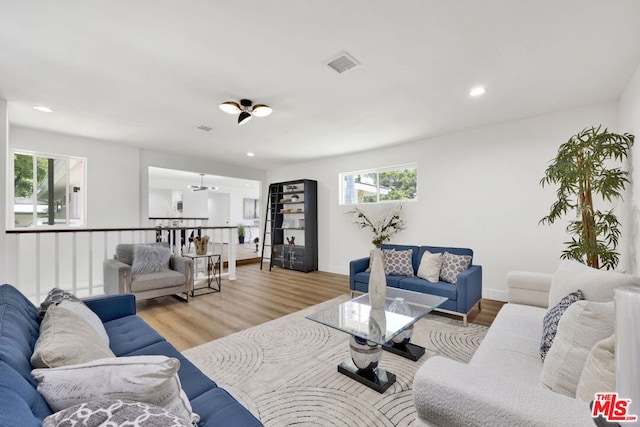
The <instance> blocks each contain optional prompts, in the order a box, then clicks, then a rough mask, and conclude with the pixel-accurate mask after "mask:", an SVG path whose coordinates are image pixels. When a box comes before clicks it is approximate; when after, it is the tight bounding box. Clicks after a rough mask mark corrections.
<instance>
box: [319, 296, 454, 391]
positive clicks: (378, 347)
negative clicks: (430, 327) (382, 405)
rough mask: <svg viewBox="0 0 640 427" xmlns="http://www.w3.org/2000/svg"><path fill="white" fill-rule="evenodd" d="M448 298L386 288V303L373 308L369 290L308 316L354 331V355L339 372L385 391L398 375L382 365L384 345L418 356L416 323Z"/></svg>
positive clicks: (412, 357)
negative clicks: (383, 305)
mask: <svg viewBox="0 0 640 427" xmlns="http://www.w3.org/2000/svg"><path fill="white" fill-rule="evenodd" d="M445 301H447V298H444V297H438V296H435V295H429V294H423V293H420V292H412V291H405V290H403V289H397V288H390V287H388V288H387V299H386V301H385V307H384V308H379V309H372V308H371V304H370V303H369V294H364V295H361V296H359V297H357V298H354V299H352V300H349V301H346V302H344V303H342V304H338V305H335V306H333V307H329V308H327V309H325V310H322V311H319V312H317V313H314V314H311V315H309V316H307V319H310V320H313V321H315V322H319V323H322V324H323V325H326V326H329V327H332V328H335V329H338V330H340V331H342V332H346V333H348V334H350V335H351V340H350V352H351V359H349V360H346V361H344V362H342V363H341V364H340V365H338V372H340V373H342V374H344V375H347V376H349V377H351V378H353V379H355V380H357V381H359V382H360V383H362V384H364V385H366V386H368V387H370V388H372V389H374V390H376V391H377V392H378V393H384V392H385V390H387V389H388V388H389V387H390V386H391V385H392V384H393V383H394V382H395V381H396V376H395V375H394V374H392V373H391V372H388V371H386V370H384V369H382V368H381V367H379V366H378V365H379V363H380V359H381V357H382V349H383V348H384V349H386V350H389V351H391V352H393V353H396V354H399V355H401V356H404V357H407V358H409V359H412V360H418V359H419V358H420V357H421V356H422V355H423V354H424V348H423V347H420V346H417V345H415V344H413V343H410V342H409V341H410V339H411V333H412V331H413V325H414V323H416V322H417V321H418V320H420V319H421V318H423V317H424V316H426V315H427V314H428V313H430V312H431V311H432V310H433V309H434V308H437V307H439V306H440V305H442V304H443V303H444V302H445Z"/></svg>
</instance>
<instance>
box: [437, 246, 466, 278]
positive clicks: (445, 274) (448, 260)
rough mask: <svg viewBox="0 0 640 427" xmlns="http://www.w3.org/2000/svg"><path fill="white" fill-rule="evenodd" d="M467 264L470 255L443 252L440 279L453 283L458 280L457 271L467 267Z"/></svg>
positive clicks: (459, 271)
mask: <svg viewBox="0 0 640 427" xmlns="http://www.w3.org/2000/svg"><path fill="white" fill-rule="evenodd" d="M469 264H471V256H470V255H454V254H450V253H449V252H445V253H444V255H443V257H442V267H441V268H440V279H441V280H443V281H445V282H449V283H453V284H454V285H455V284H456V283H457V282H458V273H461V272H463V271H465V270H466V269H467V268H469Z"/></svg>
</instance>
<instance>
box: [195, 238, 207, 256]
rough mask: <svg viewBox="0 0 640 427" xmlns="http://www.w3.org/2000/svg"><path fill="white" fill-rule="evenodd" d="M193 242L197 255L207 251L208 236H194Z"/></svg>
mask: <svg viewBox="0 0 640 427" xmlns="http://www.w3.org/2000/svg"><path fill="white" fill-rule="evenodd" d="M193 244H194V246H195V247H196V254H197V255H204V254H206V253H207V246H208V245H209V236H203V237H200V236H196V237H194V238H193Z"/></svg>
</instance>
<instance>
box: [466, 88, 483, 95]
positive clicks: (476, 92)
mask: <svg viewBox="0 0 640 427" xmlns="http://www.w3.org/2000/svg"><path fill="white" fill-rule="evenodd" d="M484 92H485V88H484V87H482V86H477V87H474V88H473V89H471V92H469V95H471V96H480V95H483V94H484Z"/></svg>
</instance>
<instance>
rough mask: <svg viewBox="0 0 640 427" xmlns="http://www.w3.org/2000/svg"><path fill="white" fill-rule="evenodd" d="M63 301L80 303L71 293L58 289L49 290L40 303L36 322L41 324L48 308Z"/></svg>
mask: <svg viewBox="0 0 640 427" xmlns="http://www.w3.org/2000/svg"><path fill="white" fill-rule="evenodd" d="M65 300H68V301H75V302H80V300H79V299H78V297H76V296H75V295H73V294H72V293H71V292H67V291H63V290H62V289H58V288H53V289H51V290H50V291H49V293H48V294H47V297H46V298H45V299H44V301H42V304H40V308H39V309H38V320H40V321H41V322H42V319H44V315H45V313H46V312H47V309H48V308H49V307H50V306H52V305H57V304H60V303H61V302H62V301H65Z"/></svg>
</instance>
